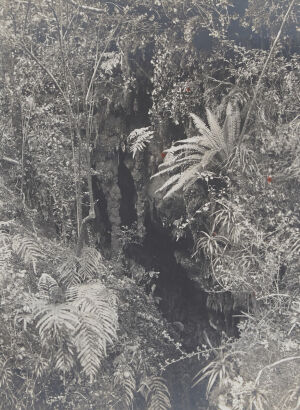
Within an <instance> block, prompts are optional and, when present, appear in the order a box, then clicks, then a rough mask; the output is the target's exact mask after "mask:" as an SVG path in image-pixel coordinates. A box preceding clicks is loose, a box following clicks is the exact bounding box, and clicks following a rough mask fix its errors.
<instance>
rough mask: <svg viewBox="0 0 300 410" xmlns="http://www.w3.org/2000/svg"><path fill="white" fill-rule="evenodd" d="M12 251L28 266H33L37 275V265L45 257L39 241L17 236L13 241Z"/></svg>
mask: <svg viewBox="0 0 300 410" xmlns="http://www.w3.org/2000/svg"><path fill="white" fill-rule="evenodd" d="M12 249H13V251H14V252H15V253H16V254H17V255H18V256H19V257H20V258H21V259H22V260H23V261H24V263H25V264H26V265H28V266H32V268H33V271H34V273H35V274H36V273H37V271H36V264H37V262H38V260H40V259H43V258H44V257H45V255H44V252H43V250H42V248H41V246H40V245H39V243H38V242H37V240H36V239H35V238H33V237H30V236H23V235H20V234H16V235H15V236H14V237H13V240H12Z"/></svg>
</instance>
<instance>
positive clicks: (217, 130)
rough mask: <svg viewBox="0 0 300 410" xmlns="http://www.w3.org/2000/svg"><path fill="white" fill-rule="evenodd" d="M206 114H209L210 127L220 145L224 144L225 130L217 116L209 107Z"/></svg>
mask: <svg viewBox="0 0 300 410" xmlns="http://www.w3.org/2000/svg"><path fill="white" fill-rule="evenodd" d="M206 116H207V121H208V124H209V128H210V130H211V132H212V134H213V135H214V136H215V138H216V141H217V142H218V145H219V146H222V145H224V137H223V130H222V128H221V127H220V125H219V123H218V120H217V118H216V117H215V116H214V115H213V113H212V112H211V111H210V110H209V109H208V108H207V109H206Z"/></svg>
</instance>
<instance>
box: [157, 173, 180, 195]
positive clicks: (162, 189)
mask: <svg viewBox="0 0 300 410" xmlns="http://www.w3.org/2000/svg"><path fill="white" fill-rule="evenodd" d="M180 176H181V174H175V175H173V176H171V177H170V178H169V179H168V180H167V181H166V182H165V183H164V184H163V185H162V186H161V187H160V188H159V189H157V190H156V191H155V193H157V192H161V191H164V190H165V189H167V188H168V187H169V186H170V185H173V184H174V183H175V182H176V181H178V180H179V179H180Z"/></svg>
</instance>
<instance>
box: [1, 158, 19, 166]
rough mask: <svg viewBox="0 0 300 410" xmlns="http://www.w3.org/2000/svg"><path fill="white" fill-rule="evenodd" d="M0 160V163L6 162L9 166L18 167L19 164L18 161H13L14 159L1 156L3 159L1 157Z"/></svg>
mask: <svg viewBox="0 0 300 410" xmlns="http://www.w3.org/2000/svg"><path fill="white" fill-rule="evenodd" d="M0 159H1V160H2V161H5V162H8V163H9V164H13V165H20V162H19V161H17V160H15V159H12V158H8V157H5V156H3V157H1V158H0Z"/></svg>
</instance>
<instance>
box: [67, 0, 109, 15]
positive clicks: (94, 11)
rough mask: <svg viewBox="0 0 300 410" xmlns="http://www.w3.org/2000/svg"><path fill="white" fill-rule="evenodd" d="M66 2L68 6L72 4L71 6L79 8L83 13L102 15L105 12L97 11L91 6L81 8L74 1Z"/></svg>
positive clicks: (68, 0) (81, 6)
mask: <svg viewBox="0 0 300 410" xmlns="http://www.w3.org/2000/svg"><path fill="white" fill-rule="evenodd" d="M67 2H68V3H69V4H72V6H74V7H77V8H79V9H80V10H84V11H90V12H92V13H96V14H103V13H105V12H106V11H105V10H104V9H98V8H96V7H91V6H83V5H81V4H77V3H76V2H75V1H73V0H67Z"/></svg>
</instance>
